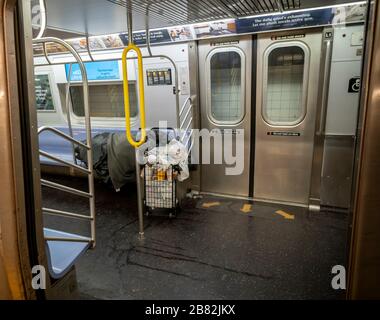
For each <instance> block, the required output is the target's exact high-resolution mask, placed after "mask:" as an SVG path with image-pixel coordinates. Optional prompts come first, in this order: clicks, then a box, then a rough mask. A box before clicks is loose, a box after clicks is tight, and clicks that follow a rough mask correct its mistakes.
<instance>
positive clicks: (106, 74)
mask: <svg viewBox="0 0 380 320" xmlns="http://www.w3.org/2000/svg"><path fill="white" fill-rule="evenodd" d="M84 66H85V68H86V71H87V78H88V80H100V81H101V80H119V79H120V73H119V63H118V62H117V61H96V62H86V63H85V64H84ZM65 69H66V79H67V78H68V75H69V72H70V64H66V65H65ZM70 80H71V81H82V73H81V71H80V68H79V65H78V64H77V63H75V64H72V68H71V77H70Z"/></svg>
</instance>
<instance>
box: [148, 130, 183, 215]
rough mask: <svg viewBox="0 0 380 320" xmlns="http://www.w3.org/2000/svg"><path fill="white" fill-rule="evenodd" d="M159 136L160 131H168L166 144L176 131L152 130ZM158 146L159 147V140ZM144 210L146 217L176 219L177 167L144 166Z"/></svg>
mask: <svg viewBox="0 0 380 320" xmlns="http://www.w3.org/2000/svg"><path fill="white" fill-rule="evenodd" d="M151 130H152V131H154V132H155V134H156V137H158V136H159V133H160V131H159V130H166V143H168V142H169V141H168V140H169V131H173V132H174V134H175V131H174V129H172V128H167V129H162V128H160V129H158V128H153V129H151ZM156 146H157V147H158V146H159V143H158V139H157V140H156ZM143 170H144V171H143V172H144V173H143V176H144V208H145V213H146V215H150V214H154V215H165V216H166V215H168V216H169V217H175V216H176V215H177V212H178V199H177V181H176V177H177V174H178V171H179V169H178V166H177V165H167V166H162V164H160V163H147V164H145V165H144V169H143Z"/></svg>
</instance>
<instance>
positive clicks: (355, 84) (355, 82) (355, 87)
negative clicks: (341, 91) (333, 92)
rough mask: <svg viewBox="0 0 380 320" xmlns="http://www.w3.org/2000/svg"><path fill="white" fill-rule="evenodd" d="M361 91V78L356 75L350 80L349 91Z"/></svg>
mask: <svg viewBox="0 0 380 320" xmlns="http://www.w3.org/2000/svg"><path fill="white" fill-rule="evenodd" d="M359 91H360V78H359V77H355V78H351V79H350V81H349V82H348V92H350V93H356V92H359Z"/></svg>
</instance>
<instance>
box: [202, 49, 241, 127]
mask: <svg viewBox="0 0 380 320" xmlns="http://www.w3.org/2000/svg"><path fill="white" fill-rule="evenodd" d="M207 66H208V68H209V70H208V82H209V83H208V90H207V92H208V95H209V96H208V105H209V108H208V113H209V117H210V118H211V120H212V121H213V122H215V123H219V124H236V123H239V122H240V121H241V120H242V119H243V117H244V113H245V110H244V70H245V66H244V55H243V53H242V52H241V51H240V49H238V48H221V49H215V50H214V51H212V53H211V54H210V55H209V57H208V63H207Z"/></svg>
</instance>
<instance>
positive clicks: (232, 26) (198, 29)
mask: <svg viewBox="0 0 380 320" xmlns="http://www.w3.org/2000/svg"><path fill="white" fill-rule="evenodd" d="M194 32H195V35H196V37H197V39H199V38H207V37H217V36H224V35H230V34H231V35H233V34H236V23H235V20H225V21H218V22H210V23H202V24H197V25H195V26H194Z"/></svg>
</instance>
